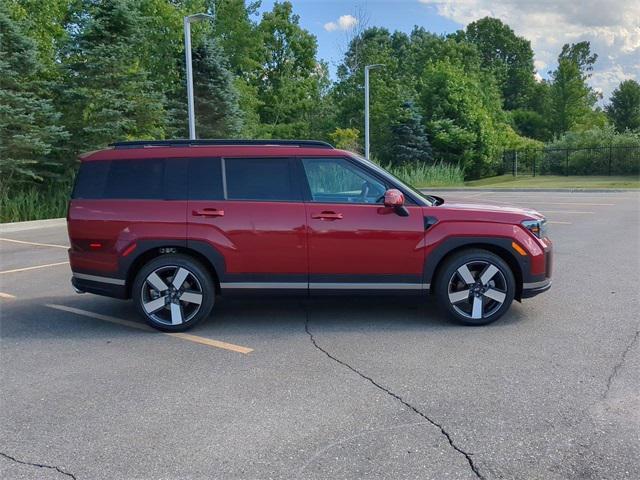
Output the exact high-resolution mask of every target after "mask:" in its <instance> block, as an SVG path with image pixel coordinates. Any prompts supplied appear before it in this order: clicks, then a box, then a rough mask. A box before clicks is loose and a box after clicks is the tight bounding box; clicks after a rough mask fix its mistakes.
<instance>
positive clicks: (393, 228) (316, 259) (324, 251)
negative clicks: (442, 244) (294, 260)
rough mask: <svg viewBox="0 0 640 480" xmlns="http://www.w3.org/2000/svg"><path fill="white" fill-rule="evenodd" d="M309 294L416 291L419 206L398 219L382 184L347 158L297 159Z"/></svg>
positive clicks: (419, 264)
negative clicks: (303, 183) (303, 186)
mask: <svg viewBox="0 0 640 480" xmlns="http://www.w3.org/2000/svg"><path fill="white" fill-rule="evenodd" d="M301 163H302V169H303V171H304V175H305V176H306V179H307V184H308V192H307V195H308V199H307V203H306V214H307V225H308V238H309V240H308V242H309V247H308V248H309V275H310V276H309V287H310V289H312V290H360V289H365V290H369V289H382V290H416V291H420V290H421V289H422V274H423V268H424V247H423V241H424V219H423V215H422V208H421V207H420V206H418V205H406V209H407V211H408V213H409V215H408V216H400V215H398V214H397V213H396V211H395V210H394V209H393V208H387V207H385V206H384V204H383V197H384V192H385V191H386V189H387V187H388V185H386V184H385V183H384V180H382V179H380V178H378V177H376V176H375V174H373V173H371V172H369V171H367V170H365V169H364V168H363V167H362V166H360V165H358V164H357V163H355V162H354V161H351V160H349V159H347V158H303V159H301Z"/></svg>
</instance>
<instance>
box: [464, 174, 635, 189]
mask: <svg viewBox="0 0 640 480" xmlns="http://www.w3.org/2000/svg"><path fill="white" fill-rule="evenodd" d="M465 186H467V187H477V188H479V187H483V188H567V189H580V188H612V189H616V188H640V177H638V176H624V177H622V176H612V177H607V176H575V177H573V176H569V177H565V176H557V175H544V176H537V177H532V176H518V177H514V176H513V175H511V174H509V175H501V176H499V177H490V178H483V179H481V180H472V181H469V182H465Z"/></svg>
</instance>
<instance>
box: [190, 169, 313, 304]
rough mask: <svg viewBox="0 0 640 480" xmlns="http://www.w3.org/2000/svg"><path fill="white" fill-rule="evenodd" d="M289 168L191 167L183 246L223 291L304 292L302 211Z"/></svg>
mask: <svg viewBox="0 0 640 480" xmlns="http://www.w3.org/2000/svg"><path fill="white" fill-rule="evenodd" d="M293 161H294V160H293V159H290V158H215V159H192V160H191V162H190V174H189V195H190V200H189V209H188V210H189V226H188V239H189V240H188V242H189V245H190V246H193V247H195V248H200V249H206V250H207V252H208V253H207V254H208V255H209V256H210V257H213V258H214V263H216V267H217V270H218V273H219V275H220V276H221V278H220V283H221V286H222V288H223V290H225V291H227V292H230V291H237V290H242V291H246V290H254V289H256V290H262V289H268V290H300V291H303V292H306V291H307V287H308V284H307V280H308V279H307V275H308V269H307V241H306V233H305V230H306V225H305V222H306V218H305V208H304V203H303V202H302V192H301V188H300V185H299V183H298V182H296V181H294V176H293V171H292V162H293Z"/></svg>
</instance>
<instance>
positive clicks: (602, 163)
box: [502, 147, 640, 177]
mask: <svg viewBox="0 0 640 480" xmlns="http://www.w3.org/2000/svg"><path fill="white" fill-rule="evenodd" d="M502 164H503V169H504V173H506V174H508V173H511V174H513V175H533V176H534V177H535V176H536V175H638V174H640V147H595V148H545V149H537V150H509V151H505V152H504V153H503V154H502Z"/></svg>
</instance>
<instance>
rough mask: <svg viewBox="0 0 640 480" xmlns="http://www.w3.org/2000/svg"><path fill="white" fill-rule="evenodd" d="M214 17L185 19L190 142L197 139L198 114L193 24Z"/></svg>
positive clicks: (197, 15) (204, 15)
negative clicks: (194, 89) (194, 93)
mask: <svg viewBox="0 0 640 480" xmlns="http://www.w3.org/2000/svg"><path fill="white" fill-rule="evenodd" d="M213 18H214V17H213V15H209V14H207V13H196V14H194V15H188V16H186V17H184V57H185V63H186V69H187V111H188V112H189V140H195V139H196V114H195V108H194V105H193V64H192V61H191V22H200V21H202V20H205V19H210V20H213Z"/></svg>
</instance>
